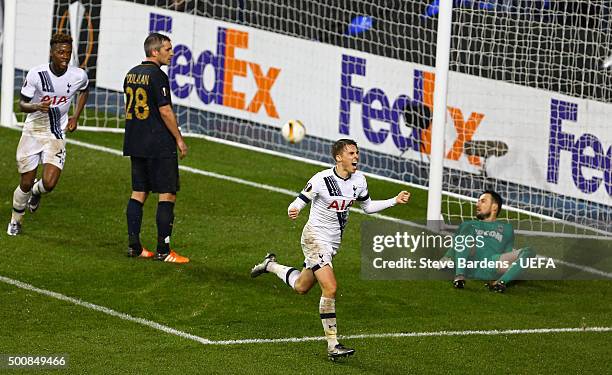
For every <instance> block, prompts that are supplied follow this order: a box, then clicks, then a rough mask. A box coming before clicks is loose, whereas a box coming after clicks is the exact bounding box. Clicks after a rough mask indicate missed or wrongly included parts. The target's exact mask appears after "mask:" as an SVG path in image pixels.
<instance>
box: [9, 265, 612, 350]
mask: <svg viewBox="0 0 612 375" xmlns="http://www.w3.org/2000/svg"><path fill="white" fill-rule="evenodd" d="M0 281H1V282H3V283H6V284H9V285H13V286H15V287H17V288H20V289H24V290H28V291H31V292H34V293H38V294H41V295H44V296H47V297H51V298H55V299H57V300H60V301H64V302H69V303H72V304H74V305H77V306H81V307H84V308H86V309H90V310H94V311H97V312H101V313H103V314H106V315H110V316H113V317H116V318H119V319H122V320H126V321H129V322H133V323H137V324H140V325H143V326H146V327H150V328H153V329H156V330H158V331H162V332H164V333H167V334H169V335H174V336H178V337H182V338H184V339H187V340H192V341H195V342H197V343H199V344H202V345H245V344H277V343H300V342H308V341H325V337H323V336H316V337H287V338H278V339H238V340H210V339H206V338H204V337H200V336H197V335H192V334H190V333H187V332H183V331H179V330H177V329H174V328H171V327H168V326H166V325H163V324H160V323H156V322H154V321H151V320H147V319H143V318H137V317H134V316H131V315H128V314H125V313H122V312H118V311H115V310H113V309H110V308H108V307H104V306H100V305H96V304H94V303H90V302H86V301H83V300H80V299H77V298H73V297H68V296H66V295H64V294H61V293H57V292H53V291H50V290H46V289H41V288H37V287H35V286H33V285H30V284H27V283H24V282H22V281H19V280H14V279H11V278H8V277H4V276H0ZM583 332H612V327H584V328H534V329H507V330H479V331H469V330H468V331H437V332H400V333H372V334H361V335H345V336H340V338H341V339H378V338H403V337H443V336H501V335H525V334H547V333H548V334H550V333H583Z"/></svg>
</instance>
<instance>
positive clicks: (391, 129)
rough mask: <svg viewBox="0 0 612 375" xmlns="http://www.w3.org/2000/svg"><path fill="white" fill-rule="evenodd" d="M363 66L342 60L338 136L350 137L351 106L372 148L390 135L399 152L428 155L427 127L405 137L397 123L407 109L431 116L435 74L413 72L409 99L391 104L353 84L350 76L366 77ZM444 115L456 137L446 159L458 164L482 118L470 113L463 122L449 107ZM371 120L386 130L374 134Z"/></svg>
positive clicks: (477, 160) (349, 59) (356, 60)
mask: <svg viewBox="0 0 612 375" xmlns="http://www.w3.org/2000/svg"><path fill="white" fill-rule="evenodd" d="M366 64H367V61H366V59H364V58H360V57H354V56H349V55H343V56H342V77H341V79H342V82H341V88H340V119H339V127H338V131H339V132H340V133H341V134H346V135H348V134H350V123H351V104H354V105H357V106H359V107H360V109H361V125H362V127H363V132H364V134H365V136H366V138H367V139H368V141H370V142H371V143H373V144H381V143H383V142H385V141H386V140H387V138H388V137H389V135H390V136H391V139H392V140H393V144H394V145H395V146H396V147H397V148H398V149H399V150H400V151H404V150H407V149H412V150H414V151H418V152H424V153H427V154H429V153H430V152H431V125H430V124H428V125H427V126H426V127H425V128H424V129H419V128H418V127H416V126H413V127H412V132H411V133H410V134H409V135H408V136H405V135H403V134H402V132H401V129H400V119H401V118H402V116H403V114H404V111H405V110H406V109H407V108H409V107H415V106H417V107H418V106H426V107H428V108H429V109H430V110H431V111H432V112H433V91H434V80H435V74H433V73H430V72H423V71H420V70H415V71H414V91H413V95H412V98H410V97H409V96H408V95H403V94H402V95H399V96H398V97H397V98H395V99H394V100H393V99H391V100H390V98H389V97H388V96H387V94H386V93H385V92H384V91H383V90H382V89H380V88H377V87H373V88H370V89H369V90H366V89H364V88H361V87H358V86H357V85H355V84H354V83H353V77H354V76H362V77H365V76H366ZM448 113H449V115H450V117H451V119H452V121H453V124H454V127H455V130H456V133H457V137H456V139H455V141H454V142H453V144H452V146H451V149H450V150H447V153H446V158H447V159H450V160H459V158H460V157H461V155H462V154H463V148H464V145H465V143H466V142H468V141H470V140H472V138H473V136H474V133H475V132H476V129H478V126H479V125H480V123H481V122H482V120H483V118H484V114H482V113H476V112H473V113H471V114H470V115H469V116H468V117H467V118H466V117H465V116H464V114H463V111H462V110H461V109H460V108H455V107H450V106H449V107H448ZM372 120H377V121H381V122H384V123H387V124H388V125H389V126H388V127H387V128H381V129H380V130H377V131H376V130H374V129H373V128H372V126H371V121H372ZM409 125H410V124H409ZM468 161H469V163H470V164H472V165H475V166H480V165H481V160H480V158H479V157H477V156H468Z"/></svg>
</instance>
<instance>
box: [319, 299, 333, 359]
mask: <svg viewBox="0 0 612 375" xmlns="http://www.w3.org/2000/svg"><path fill="white" fill-rule="evenodd" d="M319 314H320V316H321V323H323V331H324V332H325V338H326V339H327V349H328V350H329V349H333V348H334V347H335V346H336V345H338V339H337V338H336V335H337V330H338V327H337V325H336V299H335V298H327V297H323V296H321V301H320V302H319Z"/></svg>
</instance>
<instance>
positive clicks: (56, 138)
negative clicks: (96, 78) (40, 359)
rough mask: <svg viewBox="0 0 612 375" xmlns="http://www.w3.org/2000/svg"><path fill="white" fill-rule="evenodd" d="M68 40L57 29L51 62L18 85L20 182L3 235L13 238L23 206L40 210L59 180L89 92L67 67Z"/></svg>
mask: <svg viewBox="0 0 612 375" xmlns="http://www.w3.org/2000/svg"><path fill="white" fill-rule="evenodd" d="M71 56H72V38H71V37H70V36H69V35H66V34H61V33H57V34H55V35H53V37H52V38H51V52H50V57H51V63H50V64H43V65H40V66H37V67H34V68H32V69H31V70H30V71H29V72H28V74H27V76H26V79H25V82H24V84H23V87H22V88H21V100H20V101H19V107H20V108H21V111H23V112H25V113H27V114H28V116H27V117H26V120H25V125H24V127H23V131H22V134H21V140H20V141H19V145H18V146H17V170H18V171H19V173H20V174H21V180H20V182H19V186H17V188H16V189H15V192H14V193H13V212H12V215H11V221H10V222H9V225H8V228H7V231H6V232H7V233H8V234H9V235H10V236H16V235H17V234H19V233H20V232H21V223H22V221H23V215H24V214H25V209H26V206H28V208H29V210H30V212H34V211H36V210H37V209H38V206H39V204H40V197H41V194H44V193H48V192H50V191H51V190H53V188H55V185H56V184H57V182H58V181H59V178H60V174H61V172H62V169H63V168H64V161H65V160H66V140H65V139H64V136H65V132H66V131H69V132H72V131H74V130H75V129H76V127H77V122H78V119H79V117H80V115H81V112H82V111H83V108H84V107H85V103H86V102H87V96H88V94H89V91H88V85H89V80H88V79H87V73H85V71H84V70H83V69H80V68H76V67H73V66H69V65H68V63H69V62H70V58H71ZM77 92H78V93H79V98H78V101H77V106H76V109H75V111H74V115H73V116H72V117H70V118H68V110H69V109H70V103H71V102H72V98H73V97H74V96H75V95H76V93H77ZM39 164H42V165H43V172H42V178H41V179H40V180H38V181H36V171H37V169H38V165H39Z"/></svg>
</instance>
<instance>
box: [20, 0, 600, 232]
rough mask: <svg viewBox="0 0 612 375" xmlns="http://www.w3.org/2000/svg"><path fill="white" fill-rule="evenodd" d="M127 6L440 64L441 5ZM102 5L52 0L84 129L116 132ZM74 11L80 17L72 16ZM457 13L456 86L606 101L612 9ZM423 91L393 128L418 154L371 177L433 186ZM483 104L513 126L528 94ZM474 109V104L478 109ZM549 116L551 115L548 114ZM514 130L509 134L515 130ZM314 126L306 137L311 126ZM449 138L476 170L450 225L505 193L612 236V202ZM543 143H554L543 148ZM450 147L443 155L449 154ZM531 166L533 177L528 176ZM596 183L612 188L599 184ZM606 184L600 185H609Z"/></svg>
mask: <svg viewBox="0 0 612 375" xmlns="http://www.w3.org/2000/svg"><path fill="white" fill-rule="evenodd" d="M125 2H126V3H137V4H142V5H147V6H150V7H155V8H157V9H164V10H171V11H175V12H180V13H183V14H190V15H193V16H198V17H206V18H210V19H215V20H219V21H225V22H229V23H232V24H237V25H242V26H248V27H253V28H256V29H260V30H266V31H270V32H273V33H276V34H280V35H286V36H291V37H295V38H299V39H303V40H308V41H314V42H317V43H320V44H321V45H330V46H334V47H337V48H344V49H347V50H351V51H352V50H354V51H360V52H364V53H367V54H372V55H376V56H382V57H387V58H390V59H394V60H396V61H401V62H407V63H413V64H419V65H422V66H424V67H425V70H428V71H429V72H432V71H433V69H432V68H431V67H433V66H434V65H435V53H436V50H435V48H436V43H435V41H436V28H437V7H436V4H437V3H438V1H400V0H377V1H361V0H352V1H349V0H321V1H312V0H284V1H276V0H274V1H272V0H257V1H248V0H209V1H201V0H157V1H154V0H140V1H138V0H134V1H130V0H126V1H125ZM106 3H108V2H101V1H100V0H84V1H81V2H80V4H82V7H83V8H82V9H84V13H83V16H82V17H80V18H72V19H71V18H70V15H69V13H70V11H69V9H73V13H74V9H76V8H74V6H75V4H74V2H73V1H69V0H56V1H55V3H54V4H55V5H54V22H53V30H54V31H57V30H60V29H65V30H73V28H74V26H75V25H76V23H80V31H79V32H78V33H77V34H76V35H78V57H79V63H80V64H84V65H86V67H87V69H88V71H89V74H90V78H91V79H92V83H93V86H92V88H93V90H92V95H91V97H90V98H91V99H90V104H92V105H91V106H90V107H89V109H88V111H87V113H85V118H86V122H87V124H88V125H93V126H98V127H110V128H114V127H121V126H122V122H123V105H124V104H123V96H122V93H120V92H118V91H117V90H109V89H105V88H101V87H96V85H95V82H96V81H95V79H96V68H97V60H96V58H97V50H98V47H99V46H98V44H97V41H98V33H99V25H100V14H101V8H102V6H103V5H104V4H106ZM70 6H72V7H73V8H69V7H70ZM454 6H455V7H454V16H453V25H452V42H451V44H452V47H451V59H450V61H451V65H450V70H451V75H453V74H455V76H456V77H459V76H461V77H463V76H464V75H469V76H470V77H480V78H484V79H487V80H493V81H496V82H504V83H507V84H511V85H517V86H519V87H522V88H533V89H539V90H546V91H548V92H552V93H557V94H560V95H563V97H562V98H561V99H563V100H565V96H567V97H569V98H570V99H571V98H577V99H589V100H594V101H598V102H601V103H609V102H610V98H611V97H612V96H611V94H612V92H611V91H610V90H612V85H610V83H611V82H610V80H611V79H612V78H611V77H612V74H610V72H608V71H606V70H604V69H602V68H601V62H602V61H603V59H604V58H605V57H606V56H608V55H609V54H610V51H611V48H612V43H611V42H612V33H611V31H612V30H610V13H611V8H610V6H609V4H608V3H607V2H578V1H544V0H543V1H537V0H529V1H526V0H498V1H494V0H487V1H476V0H474V1H467V0H462V1H459V0H456V1H454ZM18 12H21V13H24V12H27V10H24V9H20V8H19V5H18ZM126 17H127V15H126ZM360 17H361V18H360ZM71 22H72V23H75V25H73V24H71ZM198 37H199V36H198V35H193V40H197V38H198ZM276 58H277V59H283V58H285V59H286V58H288V57H286V56H277V57H276ZM427 67H429V68H427ZM98 68H99V67H98ZM457 74H458V75H457ZM20 77H23V72H20V73H19V74H18V75H17V80H16V81H17V82H16V84H17V85H20V84H21V80H20ZM421 78H422V80H421V81H420V82H421V83H420V84H422V85H423V87H425V86H427V85H433V81H432V80H433V76H432V75H431V74H430V75H428V74H427V73H425V74H423V76H422V77H421ZM461 82H463V81H461V80H458V81H455V82H453V79H451V81H450V83H449V93H448V98H449V103H451V102H453V100H457V101H461V100H464V98H468V99H469V98H470V95H476V94H474V93H473V92H472V91H470V90H465V85H462V83H461ZM416 85H417V80H416V78H415V89H414V91H413V92H412V93H411V94H412V95H411V96H412V99H411V100H407V101H406V103H407V104H406V105H405V106H404V108H402V110H403V113H402V114H401V116H400V117H399V118H398V119H396V120H395V121H396V122H397V123H398V126H399V127H400V128H401V130H400V134H403V135H404V136H407V135H408V134H410V133H413V134H414V135H415V137H414V140H416V141H415V142H416V143H415V144H414V145H411V144H408V143H405V144H401V142H400V144H401V147H398V148H399V151H398V152H397V153H389V152H383V151H380V150H376V149H369V148H368V147H367V146H363V149H362V160H361V164H362V167H363V169H364V170H366V171H368V172H372V173H375V174H379V175H381V176H386V177H391V178H394V179H398V180H401V181H406V182H411V183H415V184H418V185H422V186H427V183H428V168H429V158H428V155H427V152H418V151H427V150H428V149H429V139H428V135H427V132H428V130H427V127H428V126H429V121H430V116H431V110H432V109H433V108H432V104H433V103H432V98H431V97H430V94H431V92H429V93H427V92H425V89H424V88H421V89H419V88H416ZM468 86H469V85H468ZM419 90H421V91H419ZM479 95H482V93H480V94H479ZM487 95H488V96H490V97H498V98H505V99H504V100H503V101H499V102H500V103H501V102H504V103H506V104H507V107H501V106H499V107H497V108H495V109H496V110H498V111H499V112H500V113H505V114H507V115H508V118H512V113H513V112H517V111H518V112H520V111H521V108H517V107H516V105H513V104H512V103H513V101H515V100H520V99H521V98H520V97H519V96H520V93H518V92H516V91H513V90H508V91H506V90H504V89H503V87H502V88H499V90H497V91H491V92H487ZM474 98H475V99H474ZM478 98H479V97H477V96H474V97H473V98H472V100H478ZM321 100H325V99H324V98H323V99H321ZM466 100H467V99H466ZM589 108H590V107H589ZM545 109H546V110H550V108H549V107H546V108H545ZM176 110H177V113H178V117H179V121H180V123H181V124H182V126H183V130H184V131H185V130H187V131H189V132H193V133H200V134H207V135H211V136H214V137H217V138H221V139H226V140H232V141H237V142H240V143H244V144H249V145H255V146H258V147H263V148H267V149H272V150H277V151H282V152H285V153H289V154H294V155H299V156H303V157H306V158H309V159H313V160H319V161H326V162H329V161H330V160H329V157H328V150H329V146H330V144H331V142H332V141H331V140H329V139H324V138H321V137H316V136H312V135H309V136H307V138H306V139H305V140H304V141H303V142H302V143H300V144H298V145H290V144H288V143H287V142H286V141H284V140H283V139H282V137H281V135H280V131H279V129H278V127H277V126H272V125H270V124H268V125H266V124H262V123H260V122H258V121H256V120H254V119H248V118H236V117H233V116H230V115H227V114H221V113H218V112H215V111H207V110H201V109H196V108H189V107H186V106H176ZM592 110H593V111H600V112H602V113H599V115H600V116H606V113H603V112H606V111H607V112H608V113H610V112H612V111H611V110H610V108H609V107H608V106H599V107H596V108H595V107H594V108H593V109H592ZM447 117H448V119H449V122H453V121H454V120H458V119H459V118H461V121H463V122H464V123H465V127H464V128H465V129H469V127H470V126H473V127H474V128H476V127H477V126H478V123H477V122H478V121H488V119H489V118H488V117H487V118H485V120H481V119H480V120H479V119H478V116H476V117H474V118H472V117H470V113H469V112H466V113H461V112H460V111H459V112H458V111H457V110H456V109H455V110H453V109H452V108H449V111H448V113H447ZM470 121H472V122H470ZM523 122H524V121H523ZM509 125H510V127H511V126H512V125H513V124H512V123H510V124H509ZM518 125H521V126H524V125H525V124H517V126H518ZM531 125H532V126H540V127H542V126H548V125H549V124H548V123H545V124H542V123H535V122H534V123H533V124H531ZM306 127H307V129H308V124H306ZM449 127H450V129H451V132H453V131H455V132H458V133H457V134H456V135H455V136H456V137H457V139H458V137H459V136H461V137H463V138H464V139H463V141H465V142H464V143H463V144H462V145H461V147H460V148H458V149H457V150H455V151H456V152H459V153H464V154H465V155H464V156H461V157H462V158H466V160H467V163H468V164H469V165H468V166H469V167H470V168H457V167H455V165H454V164H448V163H447V164H445V165H446V167H445V169H444V190H445V191H446V192H450V193H453V195H451V196H446V197H445V198H444V204H443V214H444V215H445V217H446V219H447V220H448V221H455V220H456V219H459V220H462V219H466V218H470V217H472V216H473V214H474V212H473V211H472V210H473V208H472V207H473V205H472V204H469V203H468V204H466V203H465V201H464V200H462V199H459V198H456V197H458V196H461V197H469V198H472V199H473V198H476V197H478V195H479V194H480V192H481V191H483V190H484V189H486V188H492V189H495V190H497V191H499V192H500V193H501V195H502V196H503V197H504V198H505V199H506V201H507V203H508V206H512V207H515V208H518V209H520V210H524V211H525V212H531V213H535V214H538V215H544V216H546V217H551V218H556V219H561V220H563V221H565V222H570V223H575V224H579V225H581V226H586V227H591V228H596V229H599V230H601V231H607V232H610V231H612V227H611V224H610V223H612V207H611V206H610V203H609V202H610V201H609V200H608V202H607V203H606V202H601V200H599V201H592V200H589V199H582V198H576V197H572V196H569V195H566V194H563V193H559V192H557V193H552V192H551V191H550V190H549V189H547V188H545V187H534V184H528V183H524V182H522V181H518V180H516V179H512V178H501V177H496V176H497V175H498V174H497V173H496V172H497V168H499V163H496V162H495V160H496V159H499V160H503V155H504V153H505V152H506V151H507V150H505V149H504V147H506V148H507V147H508V145H507V144H506V145H504V144H503V142H501V143H500V142H497V143H495V142H489V141H495V139H484V143H483V142H480V141H483V140H482V139H479V138H478V137H475V140H476V142H474V141H472V140H471V139H470V136H469V134H467V133H466V134H459V133H461V131H465V130H461V131H457V130H453V129H452V125H449ZM579 130H580V129H578V131H577V134H578V135H579ZM476 134H478V133H477V132H476ZM578 135H577V136H578ZM506 136H511V137H514V139H515V140H516V141H517V142H519V143H520V142H523V140H524V141H525V142H527V141H528V139H527V138H528V137H527V134H524V132H520V131H517V132H516V133H515V134H510V135H506ZM599 137H600V138H601V137H603V139H602V140H601V143H602V144H603V147H604V150H603V152H604V154H605V152H606V150H608V149H607V148H606V147H610V141H611V138H612V137H611V136H610V131H609V130H608V131H607V133H605V134H599ZM448 142H449V141H448V139H447V143H448ZM541 142H548V140H547V139H542V140H541ZM450 146H451V145H450V144H448V145H447V147H448V148H450ZM510 146H512V145H510ZM511 148H512V147H511ZM452 152H453V151H449V153H452ZM608 154H609V152H608ZM449 155H450V154H448V155H447V158H448V157H449ZM457 157H459V156H457ZM608 157H610V156H609V155H608ZM451 158H452V155H451ZM609 163H610V162H609V161H608V164H609ZM604 164H605V163H604ZM518 167H519V168H520V167H521V166H518ZM524 167H525V168H528V167H529V165H525V166H524ZM608 168H610V166H608ZM597 173H599V172H597ZM603 173H604V174H605V173H606V172H605V171H604V172H603ZM608 173H609V172H608ZM597 176H598V177H599V178H601V179H605V176H602V174H599V175H597ZM603 184H604V182H602V186H603ZM535 185H536V186H537V185H538V184H535ZM540 185H542V184H540ZM455 194H456V195H455ZM607 197H608V198H609V197H610V196H609V195H608V196H607ZM506 212H508V211H506ZM508 215H509V216H508V217H509V218H511V219H512V220H516V223H517V224H519V225H520V227H522V228H527V229H533V230H546V231H548V230H554V231H566V232H567V231H573V232H580V233H582V232H585V231H586V230H585V229H584V228H583V227H579V226H573V225H566V224H559V223H557V224H549V223H546V222H545V221H544V220H541V219H538V218H537V217H536V216H537V215H536V216H534V215H529V214H528V213H509V214H508Z"/></svg>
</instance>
